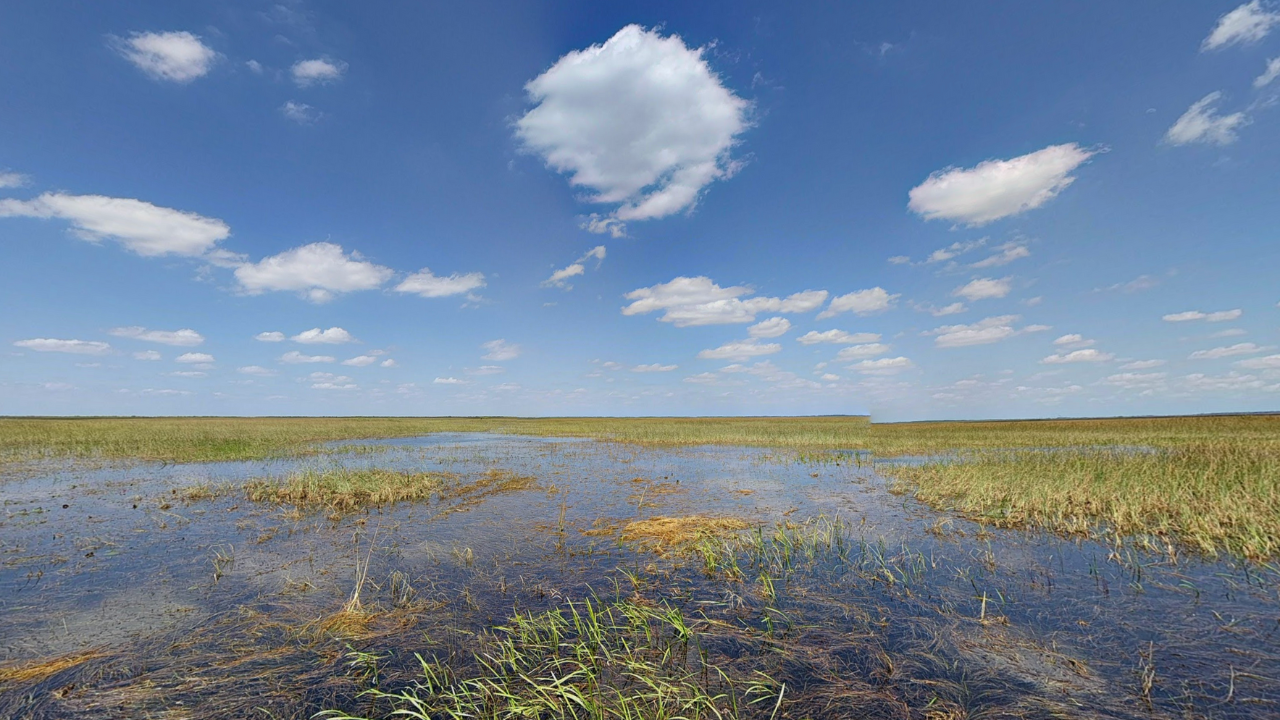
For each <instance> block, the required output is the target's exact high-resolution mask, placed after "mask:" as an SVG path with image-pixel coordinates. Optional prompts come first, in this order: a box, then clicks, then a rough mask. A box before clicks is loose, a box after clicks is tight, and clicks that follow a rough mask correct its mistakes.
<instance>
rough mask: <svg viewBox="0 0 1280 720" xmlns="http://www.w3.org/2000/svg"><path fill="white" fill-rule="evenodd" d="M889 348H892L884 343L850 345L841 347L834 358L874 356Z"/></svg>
mask: <svg viewBox="0 0 1280 720" xmlns="http://www.w3.org/2000/svg"><path fill="white" fill-rule="evenodd" d="M891 349H892V346H890V345H885V344H884V343H867V344H865V345H851V346H849V347H847V348H844V349H842V350H841V351H840V352H839V353H837V354H836V360H839V361H845V360H857V359H858V358H869V357H875V356H876V355H883V354H885V353H887V352H889V350H891Z"/></svg>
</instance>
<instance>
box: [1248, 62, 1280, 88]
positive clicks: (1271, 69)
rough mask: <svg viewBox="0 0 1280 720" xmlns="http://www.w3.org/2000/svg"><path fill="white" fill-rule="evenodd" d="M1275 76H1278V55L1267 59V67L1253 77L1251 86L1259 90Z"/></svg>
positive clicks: (1279, 68)
mask: <svg viewBox="0 0 1280 720" xmlns="http://www.w3.org/2000/svg"><path fill="white" fill-rule="evenodd" d="M1276 78H1280V57H1273V58H1271V59H1270V60H1268V61H1267V69H1266V70H1263V71H1262V74H1261V75H1259V76H1258V77H1256V78H1254V80H1253V86H1254V87H1256V88H1258V89H1259V90H1261V89H1262V88H1264V87H1266V86H1268V85H1270V84H1271V83H1272V82H1274V81H1275V79H1276Z"/></svg>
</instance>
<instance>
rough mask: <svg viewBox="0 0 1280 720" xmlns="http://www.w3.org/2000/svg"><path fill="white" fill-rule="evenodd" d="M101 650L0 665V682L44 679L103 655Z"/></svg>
mask: <svg viewBox="0 0 1280 720" xmlns="http://www.w3.org/2000/svg"><path fill="white" fill-rule="evenodd" d="M105 656H106V654H105V653H103V652H102V651H101V650H84V651H82V652H77V653H70V654H68V655H59V656H58V657H55V658H45V659H41V660H32V661H28V662H20V663H10V664H5V665H0V683H29V682H39V681H42V680H46V679H48V678H50V677H53V676H54V675H57V674H58V673H60V672H62V671H63V670H69V669H71V668H73V667H76V666H77V665H80V664H82V663H85V662H88V661H90V660H96V659H98V658H101V657H105Z"/></svg>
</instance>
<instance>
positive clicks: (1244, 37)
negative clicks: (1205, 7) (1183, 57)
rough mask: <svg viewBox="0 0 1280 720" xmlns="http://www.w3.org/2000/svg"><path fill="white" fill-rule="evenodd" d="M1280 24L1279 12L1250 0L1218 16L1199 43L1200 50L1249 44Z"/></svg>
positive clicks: (1256, 0) (1257, 1)
mask: <svg viewBox="0 0 1280 720" xmlns="http://www.w3.org/2000/svg"><path fill="white" fill-rule="evenodd" d="M1277 24H1280V12H1275V11H1273V10H1271V9H1270V8H1268V7H1264V6H1263V5H1262V3H1261V2H1260V0H1252V1H1251V2H1247V3H1245V4H1243V5H1241V6H1240V7H1237V8H1236V9H1234V10H1232V11H1231V12H1228V13H1226V14H1225V15H1223V16H1222V17H1220V18H1218V23H1217V24H1216V25H1214V26H1213V30H1212V31H1211V32H1210V33H1209V36H1208V37H1206V38H1205V39H1204V42H1203V43H1201V44H1200V50H1201V51H1202V52H1204V51H1208V50H1220V49H1222V48H1225V47H1230V46H1232V45H1237V44H1239V45H1251V44H1253V43H1256V42H1258V41H1259V40H1261V39H1262V38H1264V37H1266V36H1267V34H1268V33H1270V32H1271V28H1273V27H1275V26H1276V25H1277Z"/></svg>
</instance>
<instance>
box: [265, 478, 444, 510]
mask: <svg viewBox="0 0 1280 720" xmlns="http://www.w3.org/2000/svg"><path fill="white" fill-rule="evenodd" d="M445 484H446V479H445V478H443V477H442V476H440V475H435V474H431V473H421V472H399V471H396V470H385V469H381V468H334V469H330V470H307V471H303V472H300V473H293V474H291V475H288V476H286V477H284V478H280V479H266V480H254V481H250V482H248V483H245V486H244V490H245V496H246V497H248V498H249V499H250V500H252V501H253V502H268V503H275V504H287V505H294V506H296V507H298V508H302V509H309V510H314V509H319V508H324V509H327V510H331V511H333V512H338V513H345V512H351V511H353V510H356V509H359V508H362V507H371V506H378V505H390V504H392V503H397V502H403V501H406V500H425V499H427V498H430V497H431V496H432V495H434V494H435V493H438V492H440V491H441V490H442V489H443V488H444V487H445Z"/></svg>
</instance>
